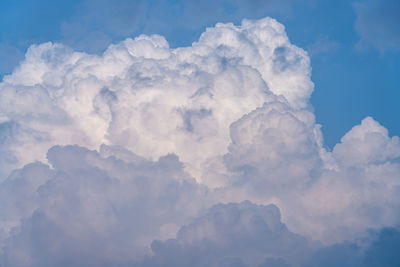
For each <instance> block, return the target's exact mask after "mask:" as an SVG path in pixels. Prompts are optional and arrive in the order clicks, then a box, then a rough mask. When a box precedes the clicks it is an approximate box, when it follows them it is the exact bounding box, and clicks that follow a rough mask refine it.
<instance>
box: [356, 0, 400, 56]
mask: <svg viewBox="0 0 400 267" xmlns="http://www.w3.org/2000/svg"><path fill="white" fill-rule="evenodd" d="M353 5H354V9H355V11H356V13H357V21H356V25H355V27H356V30H357V31H358V32H359V34H360V35H361V44H362V43H365V44H368V45H371V46H373V47H375V48H377V49H378V50H380V51H384V50H387V49H395V50H398V49H399V48H400V30H399V27H398V25H399V24H400V19H399V16H398V14H399V12H400V3H399V1H396V0H389V1H381V0H368V1H363V2H356V3H354V4H353Z"/></svg>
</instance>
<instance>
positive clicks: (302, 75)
mask: <svg viewBox="0 0 400 267" xmlns="http://www.w3.org/2000/svg"><path fill="white" fill-rule="evenodd" d="M310 74H311V69H310V60H309V57H308V55H307V53H306V52H305V51H304V50H302V49H301V48H298V47H296V46H294V45H292V44H291V43H290V41H289V39H288V37H287V36H286V33H285V30H284V27H283V25H281V24H279V23H278V22H277V21H275V20H273V19H270V18H265V19H261V20H257V21H249V20H244V21H243V22H242V24H241V25H240V26H235V25H233V24H231V23H227V24H221V23H219V24H217V25H216V26H215V27H213V28H208V29H207V30H206V31H205V32H204V33H203V34H202V35H201V36H200V38H199V40H198V41H197V42H195V43H193V44H192V46H189V47H179V48H173V49H172V48H170V47H169V44H168V42H167V41H166V40H165V39H164V38H163V37H162V36H160V35H151V36H147V35H141V36H138V37H136V38H135V39H126V40H125V41H122V42H120V43H117V44H114V45H110V46H109V47H108V48H107V50H106V51H105V52H104V53H103V54H101V55H93V54H87V53H82V52H76V51H74V50H73V49H71V48H69V47H67V46H65V45H62V44H53V43H44V44H41V45H33V46H31V47H30V48H29V50H28V52H27V54H26V56H25V60H24V61H23V62H22V63H21V65H20V66H19V67H18V68H17V69H16V70H15V71H14V72H13V73H12V74H11V75H9V76H6V77H5V78H4V81H3V82H2V83H0V153H1V154H2V157H1V158H0V173H1V174H0V175H1V177H2V179H1V180H2V182H1V184H0V200H1V202H0V203H1V204H0V205H1V208H0V229H1V230H0V242H1V245H2V247H3V250H2V256H1V260H2V262H3V265H6V266H55V265H57V266H63V264H64V265H65V266H71V265H74V266H79V265H83V266H88V265H105V266H107V265H117V266H118V265H130V264H134V263H138V264H139V263H140V264H147V265H150V266H151V265H152V264H153V265H157V264H159V265H160V264H161V265H162V264H163V263H165V262H168V261H176V262H175V263H174V264H175V265H179V264H183V265H187V264H188V261H190V260H193V261H196V262H199V263H202V264H203V265H204V264H207V265H210V264H215V265H216V266H218V265H221V266H243V265H246V264H251V265H258V264H261V265H267V266H268V265H273V264H275V265H277V266H288V265H289V266H290V265H293V266H296V265H298V264H300V263H301V262H306V261H307V259H311V258H309V257H313V256H311V255H314V254H313V253H314V246H316V245H315V244H317V243H315V242H312V241H310V240H311V239H314V240H320V241H321V242H322V243H323V244H328V245H334V244H335V243H336V245H337V243H338V244H342V243H343V241H344V240H350V241H349V242H352V243H354V240H357V238H360V237H363V236H365V232H366V231H368V230H369V229H371V228H372V229H380V228H384V227H394V226H396V225H399V222H400V214H399V211H400V207H399V204H398V203H400V202H399V201H400V199H399V196H400V195H399V191H398V188H399V186H400V160H399V159H400V141H399V138H398V137H397V136H393V137H390V136H389V133H388V131H387V129H386V128H384V127H383V126H382V125H380V124H379V123H378V122H377V121H375V120H374V119H373V118H371V117H367V118H365V119H364V120H363V121H362V122H361V124H360V125H356V126H354V127H353V128H352V129H351V130H350V131H349V132H348V133H346V134H345V135H344V137H343V138H342V139H341V142H340V143H339V144H337V145H336V146H335V147H334V149H333V150H332V151H329V150H327V149H326V148H325V147H324V142H323V136H322V133H321V130H320V128H321V126H320V125H318V124H316V122H315V116H314V114H313V111H312V107H311V106H310V104H309V97H310V94H311V93H312V91H313V83H312V82H311V80H310ZM21 100H23V101H21ZM71 144H77V145H75V146H70V145H71ZM46 153H47V156H46ZM16 168H17V169H16ZM245 200H250V201H251V202H252V203H255V204H251V203H250V202H243V201H245ZM229 202H234V203H241V204H234V203H233V204H223V203H229ZM242 202H243V203H242ZM218 203H219V204H218ZM215 204H216V206H214V207H213V208H211V209H208V208H210V207H212V206H213V205H215ZM270 204H273V205H270ZM278 207H279V209H278ZM280 214H282V218H281V215H280ZM185 225H186V226H185ZM179 229H180V230H179ZM289 229H290V230H289ZM178 230H179V231H178ZM176 234H177V235H176ZM154 240H159V241H155V242H152V241H154ZM150 244H153V245H152V250H151V248H150ZM318 246H319V245H318ZM340 246H341V245H340ZM333 248H334V247H333ZM350 248H351V247H350ZM350 248H347V247H344V248H342V247H340V249H341V250H340V251H342V250H345V251H344V252H343V253H347V252H348V251H349V250H348V249H350ZM333 250H335V249H333ZM340 251H339V252H340ZM152 253H153V254H152ZM357 253H358V252H357ZM360 253H361V252H360ZM173 255H175V256H173ZM188 255H190V257H188ZM171 256H173V258H171ZM316 257H317V256H316ZM360 257H361V256H360ZM204 261H210V262H207V263H205V262H204Z"/></svg>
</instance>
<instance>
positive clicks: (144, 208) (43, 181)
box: [0, 146, 207, 266]
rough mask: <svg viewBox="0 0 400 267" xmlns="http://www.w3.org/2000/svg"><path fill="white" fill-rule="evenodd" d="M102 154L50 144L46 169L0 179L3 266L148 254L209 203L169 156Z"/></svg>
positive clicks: (102, 260) (203, 190) (83, 262)
mask: <svg viewBox="0 0 400 267" xmlns="http://www.w3.org/2000/svg"><path fill="white" fill-rule="evenodd" d="M102 152H103V153H104V154H106V155H108V156H107V157H103V156H101V155H100V154H99V153H98V152H95V151H90V150H87V149H86V148H81V147H77V146H67V147H53V148H52V149H50V150H49V152H48V159H49V162H50V164H51V168H49V166H47V165H44V164H41V163H33V164H30V165H27V166H25V167H24V168H23V169H21V170H18V171H15V172H14V173H13V174H12V175H11V176H10V177H9V178H8V179H7V180H5V181H4V182H3V183H2V184H1V186H0V188H1V195H0V196H1V197H2V202H1V217H0V223H1V224H0V225H1V229H2V235H1V240H0V241H1V244H2V247H3V254H2V256H1V259H2V262H3V264H4V265H5V266H54V265H57V266H71V265H74V266H87V265H99V264H100V265H101V264H107V262H108V264H110V263H115V264H122V263H126V262H129V261H131V260H133V259H138V258H140V257H143V256H144V255H145V254H146V253H148V250H149V248H150V243H151V241H152V240H153V239H159V238H161V239H166V238H171V237H174V236H175V233H176V231H177V228H178V226H179V225H182V224H184V223H187V222H188V219H189V218H191V217H194V216H195V215H196V214H197V213H198V212H199V211H201V210H202V208H203V207H204V205H206V203H207V201H206V196H207V189H206V188H205V187H204V186H201V185H198V184H196V182H195V181H194V180H193V178H191V177H190V176H188V175H187V174H185V173H184V172H183V170H182V164H181V163H180V162H179V160H178V158H177V157H176V156H174V155H168V156H164V157H161V158H160V159H159V160H158V161H157V162H153V161H148V160H145V159H143V158H140V157H138V156H135V155H133V154H130V153H129V152H126V151H125V152H124V151H121V149H118V148H116V149H114V148H112V147H103V148H102ZM124 153H125V154H124ZM119 154H122V157H123V158H124V160H121V159H119V158H117V157H116V156H118V155H119ZM111 155H113V156H111ZM129 156H130V161H126V160H127V159H128V157H129Z"/></svg>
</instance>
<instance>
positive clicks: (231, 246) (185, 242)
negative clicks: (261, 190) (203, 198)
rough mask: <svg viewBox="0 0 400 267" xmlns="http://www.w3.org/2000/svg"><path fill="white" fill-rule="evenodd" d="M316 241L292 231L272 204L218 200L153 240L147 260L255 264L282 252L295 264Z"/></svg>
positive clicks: (154, 263) (275, 258)
mask: <svg viewBox="0 0 400 267" xmlns="http://www.w3.org/2000/svg"><path fill="white" fill-rule="evenodd" d="M316 245H317V244H312V243H311V242H309V241H307V240H306V239H305V238H304V237H302V236H299V235H296V234H294V233H292V232H290V231H289V230H288V229H287V228H286V226H285V225H284V224H283V223H282V222H281V221H280V212H279V209H278V208H277V207H276V206H274V205H268V206H257V205H254V204H251V203H250V202H243V203H240V204H233V203H231V204H219V205H216V206H214V207H212V208H211V209H210V210H209V211H208V212H207V213H206V214H205V215H204V216H202V217H200V218H198V219H197V220H195V221H194V222H193V223H191V224H189V225H187V226H184V227H182V228H181V229H180V230H179V232H178V234H177V238H176V239H170V240H167V241H165V242H160V241H154V242H153V244H152V249H153V251H154V256H153V258H152V259H150V260H149V261H148V262H147V264H148V265H150V266H188V265H192V266H245V264H246V266H247V265H250V266H258V265H259V264H262V263H264V264H266V263H268V262H269V263H272V262H278V263H279V262H282V263H285V260H283V258H284V259H286V260H287V261H289V262H293V263H295V264H296V265H298V264H299V263H300V262H302V261H304V259H305V258H307V257H308V256H309V254H310V253H311V251H313V249H314V248H313V246H314V247H316ZM266 259H267V260H266ZM279 259H280V260H279Z"/></svg>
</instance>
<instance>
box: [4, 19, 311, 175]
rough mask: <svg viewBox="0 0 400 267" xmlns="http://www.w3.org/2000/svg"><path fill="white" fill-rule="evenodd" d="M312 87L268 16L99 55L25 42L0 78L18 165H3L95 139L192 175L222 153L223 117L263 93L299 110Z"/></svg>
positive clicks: (129, 43)
mask: <svg viewBox="0 0 400 267" xmlns="http://www.w3.org/2000/svg"><path fill="white" fill-rule="evenodd" d="M312 90H313V84H312V82H311V81H310V66H309V59H308V57H307V55H306V53H305V52H304V51H303V50H302V49H300V48H297V47H295V46H293V45H292V44H290V42H289V40H288V38H287V36H286V34H285V32H284V27H283V26H282V25H281V24H279V23H278V22H276V21H275V20H273V19H269V18H267V19H263V20H259V21H255V22H251V21H244V22H243V25H242V26H234V25H232V24H217V26H216V27H215V28H209V29H207V31H206V32H205V33H203V34H202V35H201V37H200V39H199V41H198V42H197V43H194V44H193V46H191V47H185V48H177V49H170V48H169V47H168V43H167V42H166V41H165V39H164V38H163V37H161V36H158V35H153V36H139V37H137V38H135V39H134V40H132V39H127V40H126V41H124V42H121V43H119V44H116V45H111V46H110V47H109V48H108V49H107V50H106V51H105V52H104V54H103V55H101V56H94V55H88V54H84V53H77V52H74V51H72V50H70V49H68V48H66V47H64V46H63V45H61V44H51V43H46V44H42V45H34V46H32V47H31V48H30V49H29V51H28V53H27V55H26V59H25V61H24V62H23V63H22V64H21V65H20V66H19V67H18V68H17V69H16V71H14V73H13V74H12V75H10V76H6V77H5V78H4V82H3V83H1V84H0V99H1V105H0V106H1V108H0V117H1V119H2V121H3V122H13V123H15V124H16V125H17V127H18V129H20V130H19V131H18V132H13V134H12V135H11V137H10V138H13V139H14V140H15V141H14V142H13V143H12V144H10V145H8V146H6V147H5V148H3V150H4V151H5V153H7V155H9V157H14V158H16V159H17V160H18V162H12V163H11V164H10V163H9V162H2V165H3V166H2V169H3V170H6V171H7V170H10V169H13V168H15V167H21V166H23V164H26V163H28V162H31V161H33V160H43V158H44V155H45V152H46V151H47V149H49V148H50V147H51V146H52V145H56V144H61V145H63V144H79V145H83V146H86V147H89V148H92V149H95V148H98V147H99V146H100V145H101V144H103V143H104V144H110V145H120V146H123V147H125V148H127V149H129V150H132V151H134V152H135V153H137V154H139V155H141V156H144V157H146V158H151V159H157V158H158V157H159V156H162V155H166V154H168V153H176V154H178V155H179V157H180V158H181V159H182V161H183V162H184V163H185V164H186V166H187V168H188V170H189V171H190V172H191V173H192V174H193V175H194V176H195V177H196V178H197V179H200V178H201V172H202V171H201V169H202V167H201V165H202V164H203V163H204V162H205V161H206V160H207V159H210V158H213V157H217V156H221V155H223V154H224V153H226V152H227V147H228V145H229V141H230V140H229V126H230V124H231V123H232V122H234V121H236V120H238V119H239V118H240V117H241V116H243V115H244V114H246V113H248V112H250V111H252V110H253V109H255V108H257V107H260V106H262V105H263V103H264V102H265V101H267V100H268V99H269V98H271V97H272V94H276V95H282V96H284V97H285V98H286V99H287V101H289V103H290V104H291V105H292V106H294V107H296V108H297V107H304V106H306V105H307V100H308V97H309V96H310V94H311V92H312ZM21 99H24V101H20V100H21ZM188 147H190V149H188ZM14 163H15V164H14ZM8 165H10V166H8Z"/></svg>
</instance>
